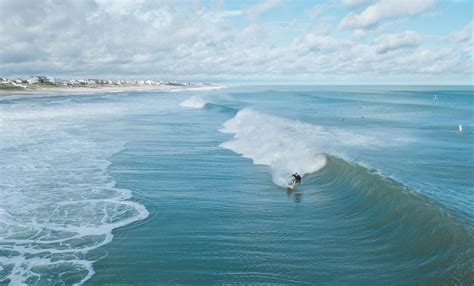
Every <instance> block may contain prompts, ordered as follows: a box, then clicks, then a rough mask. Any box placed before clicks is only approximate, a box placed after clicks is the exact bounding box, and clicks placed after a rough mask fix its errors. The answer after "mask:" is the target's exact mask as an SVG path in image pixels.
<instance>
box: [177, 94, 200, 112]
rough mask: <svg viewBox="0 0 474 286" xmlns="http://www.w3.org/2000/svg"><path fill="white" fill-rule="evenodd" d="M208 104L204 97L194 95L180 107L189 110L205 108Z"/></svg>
mask: <svg viewBox="0 0 474 286" xmlns="http://www.w3.org/2000/svg"><path fill="white" fill-rule="evenodd" d="M206 103H207V100H206V99H205V98H204V97H203V96H202V95H194V96H191V97H190V98H188V99H186V100H185V101H183V102H181V103H180V104H179V105H181V106H182V107H188V108H198V109H199V108H203V107H204V106H205V105H206Z"/></svg>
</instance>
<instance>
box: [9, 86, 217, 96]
mask: <svg viewBox="0 0 474 286" xmlns="http://www.w3.org/2000/svg"><path fill="white" fill-rule="evenodd" d="M221 88H224V86H222V85H153V86H136V85H120V86H94V87H79V86H78V87H59V86H58V87H41V88H35V89H24V90H19V89H15V90H0V96H10V95H32V96H33V95H44V94H58V95H59V94H68V93H69V94H83V93H86V94H91V93H101V92H124V91H184V90H212V89H221Z"/></svg>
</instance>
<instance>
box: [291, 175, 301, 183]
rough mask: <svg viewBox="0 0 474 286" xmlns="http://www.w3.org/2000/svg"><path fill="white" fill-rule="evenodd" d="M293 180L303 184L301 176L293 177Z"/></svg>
mask: <svg viewBox="0 0 474 286" xmlns="http://www.w3.org/2000/svg"><path fill="white" fill-rule="evenodd" d="M293 178H295V181H296V182H297V183H301V176H300V175H293Z"/></svg>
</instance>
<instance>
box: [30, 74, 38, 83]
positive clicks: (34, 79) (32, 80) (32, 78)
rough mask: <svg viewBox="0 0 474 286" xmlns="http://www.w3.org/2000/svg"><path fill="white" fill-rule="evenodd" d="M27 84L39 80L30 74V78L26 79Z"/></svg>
mask: <svg viewBox="0 0 474 286" xmlns="http://www.w3.org/2000/svg"><path fill="white" fill-rule="evenodd" d="M27 82H28V84H34V83H38V82H39V78H38V77H37V76H32V77H31V78H30V79H28V80H27Z"/></svg>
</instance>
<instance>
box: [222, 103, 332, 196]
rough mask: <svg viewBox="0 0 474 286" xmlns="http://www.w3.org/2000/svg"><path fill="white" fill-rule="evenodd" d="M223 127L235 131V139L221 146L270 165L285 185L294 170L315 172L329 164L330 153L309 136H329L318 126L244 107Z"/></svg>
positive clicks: (274, 180) (225, 129)
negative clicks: (326, 152) (319, 147)
mask: <svg viewBox="0 0 474 286" xmlns="http://www.w3.org/2000/svg"><path fill="white" fill-rule="evenodd" d="M220 131H221V132H223V133H231V134H234V139H233V140H231V141H227V142H224V143H222V144H221V145H220V147H222V148H225V149H229V150H232V151H234V152H236V153H238V154H241V155H242V156H243V157H245V158H249V159H252V161H253V162H254V163H255V164H261V165H267V166H270V167H271V169H272V175H273V182H274V183H275V184H277V185H279V186H282V187H285V186H287V185H288V183H289V180H290V178H289V176H290V175H291V174H292V173H293V172H295V171H297V172H299V173H300V174H303V175H304V174H308V173H313V172H316V171H318V170H320V169H321V168H323V167H324V166H325V164H326V157H325V156H324V155H323V154H322V153H321V152H320V151H318V149H317V148H315V146H314V145H313V144H312V142H314V140H308V138H312V139H315V138H318V137H319V138H323V137H327V136H328V133H327V132H326V131H324V130H323V129H322V128H321V127H318V126H314V125H311V124H305V123H298V122H295V121H292V120H287V119H282V118H279V117H275V116H270V115H266V114H262V113H258V112H256V111H253V110H248V109H244V110H241V111H239V112H238V113H237V115H236V116H235V117H234V118H232V119H230V120H228V121H227V122H225V123H224V128H223V129H221V130H220Z"/></svg>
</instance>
